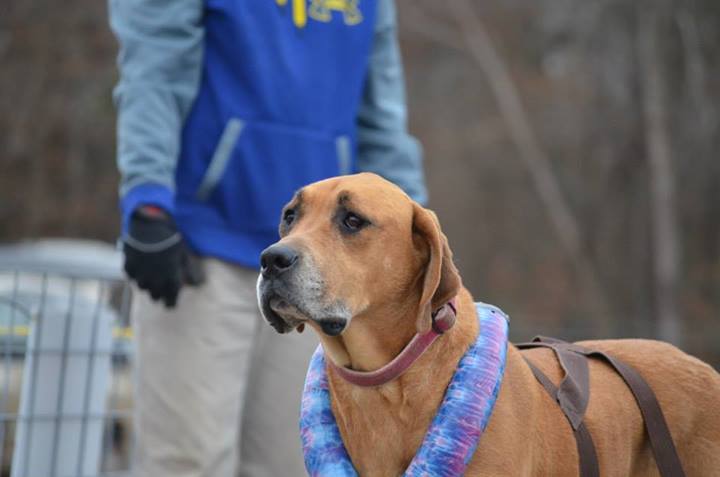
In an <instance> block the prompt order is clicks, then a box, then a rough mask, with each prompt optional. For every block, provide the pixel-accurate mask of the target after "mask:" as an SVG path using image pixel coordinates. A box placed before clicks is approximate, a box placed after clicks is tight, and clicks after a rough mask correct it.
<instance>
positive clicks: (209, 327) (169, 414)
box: [110, 0, 426, 477]
mask: <svg viewBox="0 0 720 477" xmlns="http://www.w3.org/2000/svg"><path fill="white" fill-rule="evenodd" d="M110 21H111V25H112V27H113V30H114V32H115V34H116V35H117V38H118V39H119V42H120V47H121V48H120V55H119V68H120V73H121V74H120V82H119V84H118V86H117V88H116V90H115V100H116V104H117V108H118V166H119V169H120V172H121V175H122V183H121V188H120V196H121V209H122V220H123V237H124V249H125V269H126V271H127V273H128V275H129V276H130V278H131V279H133V280H134V281H135V282H136V283H137V286H138V287H139V288H140V289H142V290H145V291H147V292H148V293H139V294H137V295H136V299H135V304H134V307H133V320H134V324H135V327H136V332H137V368H136V375H137V391H136V402H135V429H136V430H137V442H136V450H135V463H134V470H135V475H136V476H137V477H164V476H170V475H172V476H174V477H178V476H231V475H234V473H235V472H239V474H240V475H243V476H244V475H248V476H296V475H303V474H304V466H303V464H302V456H301V450H300V438H299V432H298V429H297V420H298V412H299V402H300V395H301V391H302V383H303V380H304V375H305V369H306V366H307V361H308V359H309V356H310V354H311V352H312V350H313V349H314V347H315V345H316V343H315V342H314V339H313V338H312V337H311V335H312V334H304V335H296V336H294V337H293V339H292V341H285V340H279V339H278V338H277V337H276V336H275V333H274V332H273V331H272V330H271V329H270V328H269V327H268V326H260V323H259V321H260V320H261V318H260V317H259V313H258V310H257V304H256V298H255V282H256V279H257V271H258V266H259V263H258V261H259V256H260V252H261V251H262V250H263V249H264V248H265V247H266V246H268V245H269V244H271V243H273V242H274V241H275V240H276V226H277V222H278V220H279V215H280V210H281V207H282V205H283V204H284V203H285V202H286V201H287V200H289V199H290V198H291V196H292V194H293V192H294V191H295V190H296V189H297V188H299V187H301V186H303V185H305V184H307V183H310V182H313V181H316V180H319V179H323V178H326V177H330V176H334V175H338V174H345V173H349V172H352V171H372V172H376V173H378V174H380V175H382V176H384V177H386V178H388V179H390V180H392V181H394V182H395V183H397V184H398V185H400V186H401V187H403V188H404V189H405V190H406V191H407V192H408V194H410V195H411V196H412V197H413V198H414V199H416V200H418V201H421V202H422V201H425V198H426V197H425V188H424V183H423V174H422V168H421V159H420V150H419V147H418V145H417V143H416V142H415V140H414V139H412V138H411V137H410V136H409V135H408V134H407V130H406V107H405V101H404V89H403V75H402V68H401V61H400V54H399V50H398V44H397V38H396V20H395V9H394V4H393V2H392V0H344V1H338V0H332V1H329V0H291V2H288V1H287V0H110ZM198 257H199V258H198Z"/></svg>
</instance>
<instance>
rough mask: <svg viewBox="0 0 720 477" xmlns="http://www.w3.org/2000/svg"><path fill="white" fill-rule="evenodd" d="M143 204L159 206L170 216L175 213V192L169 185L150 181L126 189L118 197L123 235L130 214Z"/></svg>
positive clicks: (126, 229)
mask: <svg viewBox="0 0 720 477" xmlns="http://www.w3.org/2000/svg"><path fill="white" fill-rule="evenodd" d="M143 205H154V206H157V207H160V208H162V209H163V210H164V211H165V212H167V213H168V214H169V215H170V216H171V217H172V216H174V215H175V194H174V193H173V191H172V190H171V189H170V188H169V187H167V186H164V185H160V184H156V183H152V182H148V183H145V184H140V185H137V186H135V187H133V188H132V189H130V190H128V191H127V192H126V193H125V195H123V196H122V198H121V199H120V209H121V212H122V235H123V236H125V235H126V234H127V231H128V227H129V225H130V216H131V215H132V214H133V212H135V209H137V208H138V207H140V206H143Z"/></svg>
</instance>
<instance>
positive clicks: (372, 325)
mask: <svg viewBox="0 0 720 477" xmlns="http://www.w3.org/2000/svg"><path fill="white" fill-rule="evenodd" d="M417 314H418V310H417V307H416V306H411V305H405V306H403V305H399V306H398V305H394V306H387V307H383V308H380V309H378V310H376V311H375V312H374V313H372V315H370V314H366V315H360V316H357V317H354V318H353V320H352V322H351V326H349V327H348V329H347V330H346V331H345V332H344V333H343V334H342V335H340V336H335V337H332V336H327V335H324V334H322V333H321V334H320V341H321V343H322V345H323V349H324V350H325V352H326V353H327V356H328V358H329V359H331V360H332V362H333V363H334V364H336V365H337V366H344V367H347V368H351V369H354V370H356V371H373V370H376V369H379V368H381V367H383V366H385V365H386V364H387V363H388V362H390V361H391V360H392V359H393V358H395V356H397V355H398V354H399V353H400V352H401V351H402V349H403V348H404V347H405V346H406V345H407V343H408V342H410V340H411V339H412V337H413V335H414V334H415V328H414V323H415V320H416V319H417ZM409 325H411V326H409Z"/></svg>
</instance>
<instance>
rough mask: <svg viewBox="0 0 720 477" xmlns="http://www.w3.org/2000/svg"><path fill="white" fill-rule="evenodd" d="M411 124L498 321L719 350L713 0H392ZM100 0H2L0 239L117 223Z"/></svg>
mask: <svg viewBox="0 0 720 477" xmlns="http://www.w3.org/2000/svg"><path fill="white" fill-rule="evenodd" d="M398 4H399V15H400V38H401V43H402V48H403V53H404V58H405V69H406V77H407V85H408V90H407V93H408V101H409V107H410V128H411V130H412V131H413V133H414V134H415V135H416V136H417V137H418V138H419V139H420V140H421V142H422V143H423V145H424V148H425V154H426V172H427V177H428V183H429V187H430V192H431V207H432V208H434V209H435V210H436V211H437V212H438V214H439V216H440V219H441V222H442V223H443V226H444V229H445V231H446V233H447V235H448V236H449V239H450V242H451V246H452V248H453V249H454V251H455V254H456V261H457V263H458V266H459V268H460V270H461V272H462V274H463V276H464V280H465V283H466V285H467V286H468V287H469V288H470V289H471V291H472V292H473V293H474V295H475V297H476V298H477V299H479V300H482V301H488V302H491V303H495V304H497V305H499V306H501V307H502V308H503V309H505V311H507V312H508V313H509V314H510V315H511V317H512V324H511V329H512V332H513V338H514V339H516V340H526V339H529V338H531V337H532V336H533V335H534V334H536V333H542V334H546V335H548V334H550V335H552V334H554V335H556V336H560V337H565V338H573V339H577V338H583V337H611V336H643V337H659V338H662V339H667V340H670V341H673V342H675V343H677V344H679V345H681V346H683V347H684V348H685V349H687V350H689V351H691V352H693V353H694V354H696V355H698V356H701V357H703V358H704V359H707V360H709V361H711V362H713V363H714V364H715V365H716V366H718V365H720V346H719V345H718V343H719V342H720V318H719V313H720V160H718V159H719V154H718V151H720V2H718V1H717V0H682V1H680V0H677V1H673V0H487V1H483V2H477V1H472V0H448V1H446V2H436V1H431V0H412V1H411V0H399V2H398ZM116 50H117V46H116V43H115V40H114V38H113V36H112V34H111V33H110V31H109V28H108V24H107V18H106V4H105V2H103V1H98V0H68V1H66V2H63V4H62V8H58V5H56V4H54V3H51V2H49V1H48V0H31V1H20V0H10V1H5V2H3V4H2V6H0V241H5V242H7V241H14V240H19V239H26V238H35V237H48V236H53V237H57V236H63V237H85V238H97V239H101V240H104V241H110V242H112V241H114V240H115V238H116V236H117V233H118V220H119V219H118V213H117V205H116V203H117V195H116V194H117V182H118V176H117V172H116V169H115V158H114V155H115V154H114V148H115V145H114V121H115V118H114V109H113V106H112V101H111V91H112V88H113V85H114V83H115V81H116V78H117V73H116V69H115V55H116Z"/></svg>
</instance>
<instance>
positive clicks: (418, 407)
mask: <svg viewBox="0 0 720 477" xmlns="http://www.w3.org/2000/svg"><path fill="white" fill-rule="evenodd" d="M280 235H281V237H282V239H281V240H280V241H279V242H278V243H277V244H275V245H273V246H272V247H270V248H269V249H268V250H266V252H264V254H263V257H262V261H263V271H262V275H261V277H260V278H259V280H258V298H259V302H260V306H261V308H262V311H263V314H264V316H265V318H266V319H267V320H268V322H270V324H272V325H273V326H274V327H275V328H276V330H278V331H279V332H281V333H284V332H289V331H292V330H293V329H295V328H298V327H299V328H300V329H302V327H304V325H305V324H307V325H309V326H311V327H312V328H314V329H315V330H316V331H317V332H318V334H319V336H320V341H321V343H322V346H323V348H324V350H325V353H326V356H327V358H328V359H331V360H332V361H333V362H334V363H335V364H336V365H338V366H345V367H348V368H352V369H355V370H364V371H370V370H375V369H378V368H380V367H382V366H383V365H385V364H386V363H388V362H389V361H390V360H392V359H393V358H394V357H395V356H396V355H398V353H400V352H401V350H402V349H403V348H404V347H405V346H406V344H407V343H408V342H409V341H410V339H411V338H412V337H413V336H414V335H415V333H417V332H422V331H427V330H428V329H429V328H430V326H431V318H430V312H431V310H434V309H437V307H439V306H441V305H442V304H444V303H446V302H447V301H448V300H449V299H450V298H452V297H456V303H457V305H456V306H457V321H456V324H455V326H454V327H453V328H452V329H450V330H449V331H447V332H446V333H445V334H444V335H442V336H441V337H440V338H438V339H437V341H435V342H434V343H433V344H432V345H431V346H430V348H429V349H428V350H427V351H426V352H425V353H424V354H423V355H422V356H421V357H420V358H419V360H418V361H416V362H415V363H414V364H413V365H412V366H411V367H410V368H409V369H408V370H407V372H406V373H405V374H403V375H402V376H400V377H399V378H398V379H396V380H394V381H391V382H389V383H387V384H384V385H382V386H378V387H369V388H368V387H358V386H355V385H353V384H350V383H348V382H347V381H345V380H343V379H341V378H340V377H339V376H338V375H337V373H335V372H334V370H333V369H332V368H329V369H328V379H329V383H330V393H331V399H332V406H333V412H334V414H335V417H336V420H337V423H338V427H339V429H340V432H341V434H342V438H343V441H344V443H345V446H346V448H347V451H348V453H349V455H350V457H351V459H352V462H353V465H354V466H355V468H356V469H357V471H358V472H359V474H360V475H361V476H398V475H401V474H402V473H403V471H404V470H405V468H406V467H407V465H408V464H409V463H410V461H411V460H412V458H413V456H414V455H415V453H416V451H417V449H418V447H419V446H420V444H421V441H422V439H423V436H424V435H425V433H426V431H427V428H428V425H429V423H430V421H431V420H432V418H433V416H434V415H435V413H436V411H437V409H438V406H439V404H440V402H441V400H442V398H443V395H444V393H445V389H446V387H447V385H448V383H449V381H450V379H451V378H452V376H453V373H454V371H455V368H456V366H457V364H458V361H459V360H460V358H461V357H462V355H463V354H464V352H465V350H466V349H467V348H468V346H469V345H470V344H471V343H473V342H474V340H475V338H476V336H477V333H478V321H477V319H476V311H475V307H474V304H473V298H472V297H471V296H470V293H469V292H468V291H467V290H466V289H465V288H464V287H463V286H462V282H461V279H460V276H459V275H458V272H457V270H456V268H455V266H454V265H453V262H452V255H451V252H450V249H449V247H448V244H447V240H446V238H445V236H444V235H443V234H442V232H441V230H440V227H439V224H438V222H437V219H436V217H435V215H434V214H433V213H432V212H430V211H429V210H427V209H424V208H422V207H421V206H419V205H418V204H417V203H415V202H413V201H412V200H411V199H410V198H408V197H407V196H406V195H405V194H404V193H403V192H402V191H401V190H400V189H399V188H397V187H396V186H394V185H392V184H391V183H389V182H387V181H385V180H383V179H381V178H380V177H378V176H376V175H373V174H359V175H356V176H346V177H341V178H334V179H329V180H326V181H322V182H318V183H315V184H312V185H310V186H307V187H305V188H304V189H302V190H301V191H299V192H298V193H297V194H296V196H295V197H294V199H293V200H292V201H291V202H290V203H289V204H288V205H287V206H286V208H285V209H284V211H283V216H282V222H281V225H280ZM583 344H584V345H586V346H588V347H591V348H595V349H598V350H600V351H604V352H607V353H610V354H612V355H614V356H616V357H618V358H619V359H621V360H624V361H625V362H626V363H628V364H630V365H631V366H633V367H634V368H635V369H637V370H638V371H639V372H640V373H641V374H642V375H643V377H644V378H645V379H646V380H647V382H648V383H649V384H650V386H651V387H652V388H653V390H654V391H655V393H656V395H657V398H658V401H659V402H660V405H661V406H662V409H663V411H664V414H665V417H666V419H667V422H668V425H669V428H670V431H671V433H672V437H673V439H674V441H675V445H676V446H677V450H678V453H679V455H680V458H681V459H682V461H683V466H684V468H685V472H686V474H687V475H688V476H703V477H705V476H712V475H720V375H718V373H717V372H715V371H714V370H713V369H712V368H711V367H710V366H708V365H706V364H704V363H702V362H701V361H699V360H697V359H695V358H693V357H691V356H688V355H687V354H685V353H683V352H682V351H679V350H678V349H676V348H674V347H673V346H671V345H669V344H665V343H660V342H655V341H646V340H608V341H591V342H586V343H583ZM522 354H525V355H526V356H527V357H529V358H530V359H531V360H532V361H533V362H534V363H536V365H537V366H538V367H539V368H540V369H541V370H542V371H544V372H545V373H546V374H547V375H548V376H549V377H550V378H551V380H552V381H553V382H555V383H557V382H559V381H560V379H561V377H562V371H561V369H560V367H559V365H558V364H557V361H556V359H555V357H554V356H553V355H552V352H551V351H549V350H547V349H533V350H528V351H523V352H522ZM522 354H521V352H520V351H518V350H517V349H516V348H515V347H513V346H509V348H508V353H507V362H506V369H505V375H504V378H503V382H502V386H501V389H500V394H499V397H498V400H497V402H496V404H495V408H494V410H493V414H492V416H491V418H490V422H489V425H488V427H487V429H486V431H485V433H484V435H483V437H482V439H481V441H480V444H479V446H478V449H477V451H476V453H475V455H474V456H473V458H472V460H471V462H470V465H469V467H468V470H467V475H472V476H494V477H497V476H533V477H534V476H572V475H578V454H577V451H576V445H575V441H574V438H573V434H572V431H571V429H570V426H569V424H568V423H567V421H566V420H565V418H564V416H563V414H562V412H561V411H560V409H559V407H558V406H557V404H555V403H554V402H553V401H552V400H551V398H550V397H549V396H548V395H547V394H546V392H545V390H544V389H543V388H542V387H541V386H540V384H539V383H538V382H537V381H536V379H535V377H534V376H533V374H532V372H531V370H530V369H529V367H528V365H527V364H526V363H525V361H524V360H523V356H522ZM590 389H591V398H590V402H589V406H588V409H587V413H586V416H585V422H586V425H587V427H588V429H589V431H590V433H591V435H592V437H593V439H594V442H595V446H596V449H597V454H598V461H599V464H600V469H601V473H602V475H603V476H629V475H643V476H644V475H658V471H657V468H656V464H655V462H654V460H653V456H652V453H651V451H650V447H649V445H648V441H647V434H646V433H645V431H644V428H643V421H642V418H641V414H640V412H639V410H638V408H637V406H636V404H635V401H634V399H633V396H632V394H631V393H630V391H629V390H628V388H627V386H626V385H625V383H624V382H623V381H622V379H621V378H620V376H619V375H617V374H616V373H615V372H614V371H612V370H611V368H610V367H609V366H607V365H606V364H604V363H603V362H601V361H599V360H591V361H590Z"/></svg>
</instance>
